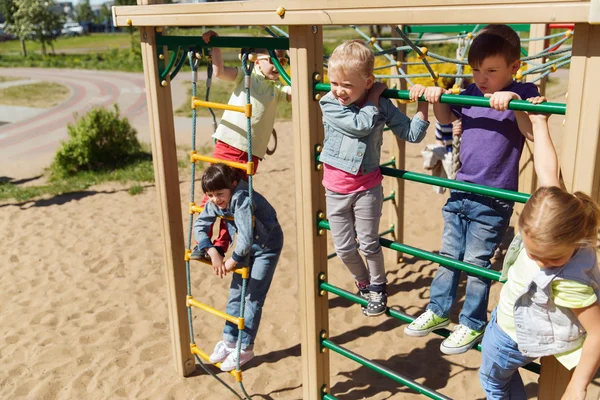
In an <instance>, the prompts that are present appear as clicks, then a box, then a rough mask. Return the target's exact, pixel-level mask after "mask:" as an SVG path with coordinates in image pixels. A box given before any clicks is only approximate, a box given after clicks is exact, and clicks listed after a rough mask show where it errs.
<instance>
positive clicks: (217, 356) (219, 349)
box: [209, 340, 235, 364]
mask: <svg viewBox="0 0 600 400" xmlns="http://www.w3.org/2000/svg"><path fill="white" fill-rule="evenodd" d="M234 350H235V343H230V342H228V341H225V340H221V341H220V342H219V343H217V345H216V346H215V350H214V351H213V353H212V354H211V355H210V357H209V360H210V362H211V363H213V364H216V363H220V362H223V361H225V359H226V358H227V356H228V355H229V353H231V352H232V351H234Z"/></svg>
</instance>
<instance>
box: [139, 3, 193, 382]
mask: <svg viewBox="0 0 600 400" xmlns="http://www.w3.org/2000/svg"><path fill="white" fill-rule="evenodd" d="M156 3H162V0H138V5H147V4H156ZM140 34H141V45H142V60H143V63H144V77H145V79H146V91H147V92H146V94H147V97H146V98H147V101H148V117H149V119H150V133H151V138H152V159H153V162H154V179H155V183H156V191H157V195H158V204H159V206H160V211H161V213H160V214H161V226H162V234H163V243H164V254H165V273H166V281H167V287H168V289H169V294H168V306H169V321H170V327H171V341H172V348H173V355H174V356H175V367H176V368H177V372H178V373H179V374H181V375H183V376H187V375H189V374H191V373H192V372H194V371H195V369H196V364H195V361H194V357H193V356H192V353H191V351H190V334H189V329H188V318H187V307H186V304H185V301H186V300H185V297H186V294H187V285H186V277H185V261H184V254H185V253H184V251H185V245H184V239H183V223H182V220H181V197H180V193H179V171H178V170H177V150H176V147H175V127H174V125H173V103H172V101H171V88H170V86H169V85H170V82H169V81H168V78H167V86H165V87H162V86H161V83H160V76H159V73H158V57H157V52H156V34H155V28H154V27H141V28H140Z"/></svg>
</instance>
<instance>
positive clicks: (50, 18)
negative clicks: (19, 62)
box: [9, 0, 63, 55]
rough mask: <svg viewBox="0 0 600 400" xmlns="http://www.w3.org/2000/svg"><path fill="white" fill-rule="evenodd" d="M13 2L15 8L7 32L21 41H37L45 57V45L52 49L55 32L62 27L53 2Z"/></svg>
mask: <svg viewBox="0 0 600 400" xmlns="http://www.w3.org/2000/svg"><path fill="white" fill-rule="evenodd" d="M13 1H14V3H13V4H14V6H15V7H14V8H13V10H14V12H13V13H12V15H11V19H12V24H10V29H9V32H11V33H13V34H15V35H16V36H17V37H18V38H19V39H21V40H24V39H29V38H32V39H34V40H37V41H39V42H40V43H41V45H42V54H44V55H46V45H49V46H51V47H52V43H53V42H54V40H55V39H56V35H55V32H60V29H61V27H62V25H63V15H62V14H59V13H57V12H54V11H53V9H56V4H55V2H54V0H13ZM52 48H53V49H54V47H52Z"/></svg>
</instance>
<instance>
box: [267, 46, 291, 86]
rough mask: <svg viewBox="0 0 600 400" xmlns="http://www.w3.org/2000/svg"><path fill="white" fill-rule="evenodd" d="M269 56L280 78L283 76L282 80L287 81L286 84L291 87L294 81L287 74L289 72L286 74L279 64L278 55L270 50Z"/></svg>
mask: <svg viewBox="0 0 600 400" xmlns="http://www.w3.org/2000/svg"><path fill="white" fill-rule="evenodd" d="M269 55H270V56H271V61H273V65H274V66H275V68H276V69H277V72H279V76H281V78H282V79H283V80H284V81H285V83H287V84H288V85H290V86H291V85H292V80H291V79H290V76H289V75H288V74H287V72H285V69H283V67H282V66H281V64H280V63H279V59H278V58H277V54H275V52H274V51H273V50H269Z"/></svg>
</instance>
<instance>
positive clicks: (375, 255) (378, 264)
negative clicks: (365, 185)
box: [325, 184, 386, 288]
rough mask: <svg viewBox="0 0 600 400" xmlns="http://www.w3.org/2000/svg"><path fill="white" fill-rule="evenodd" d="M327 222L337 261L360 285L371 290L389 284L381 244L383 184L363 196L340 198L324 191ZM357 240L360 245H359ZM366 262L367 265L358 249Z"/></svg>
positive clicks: (342, 195) (337, 194)
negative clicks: (362, 283)
mask: <svg viewBox="0 0 600 400" xmlns="http://www.w3.org/2000/svg"><path fill="white" fill-rule="evenodd" d="M325 198H326V200H327V218H328V219H329V226H330V228H331V236H332V237H333V246H334V247H335V252H336V253H337V255H338V257H339V258H340V260H342V262H343V263H344V265H346V267H348V269H349V270H350V273H351V274H352V275H353V276H354V280H355V281H357V282H365V281H369V282H371V285H372V286H375V285H377V286H380V285H381V286H382V288H383V285H384V284H385V283H386V278H385V264H384V261H383V253H382V251H381V245H380V244H379V220H380V219H381V209H382V206H383V187H382V186H381V184H379V185H377V186H375V187H374V188H372V189H369V190H364V191H362V192H357V193H350V194H340V193H336V192H332V191H330V190H327V189H325ZM357 240H358V243H357ZM359 248H360V251H361V253H362V254H363V255H364V256H365V259H366V260H367V265H366V266H365V263H364V261H363V259H362V258H361V256H360V254H358V249H359Z"/></svg>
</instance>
